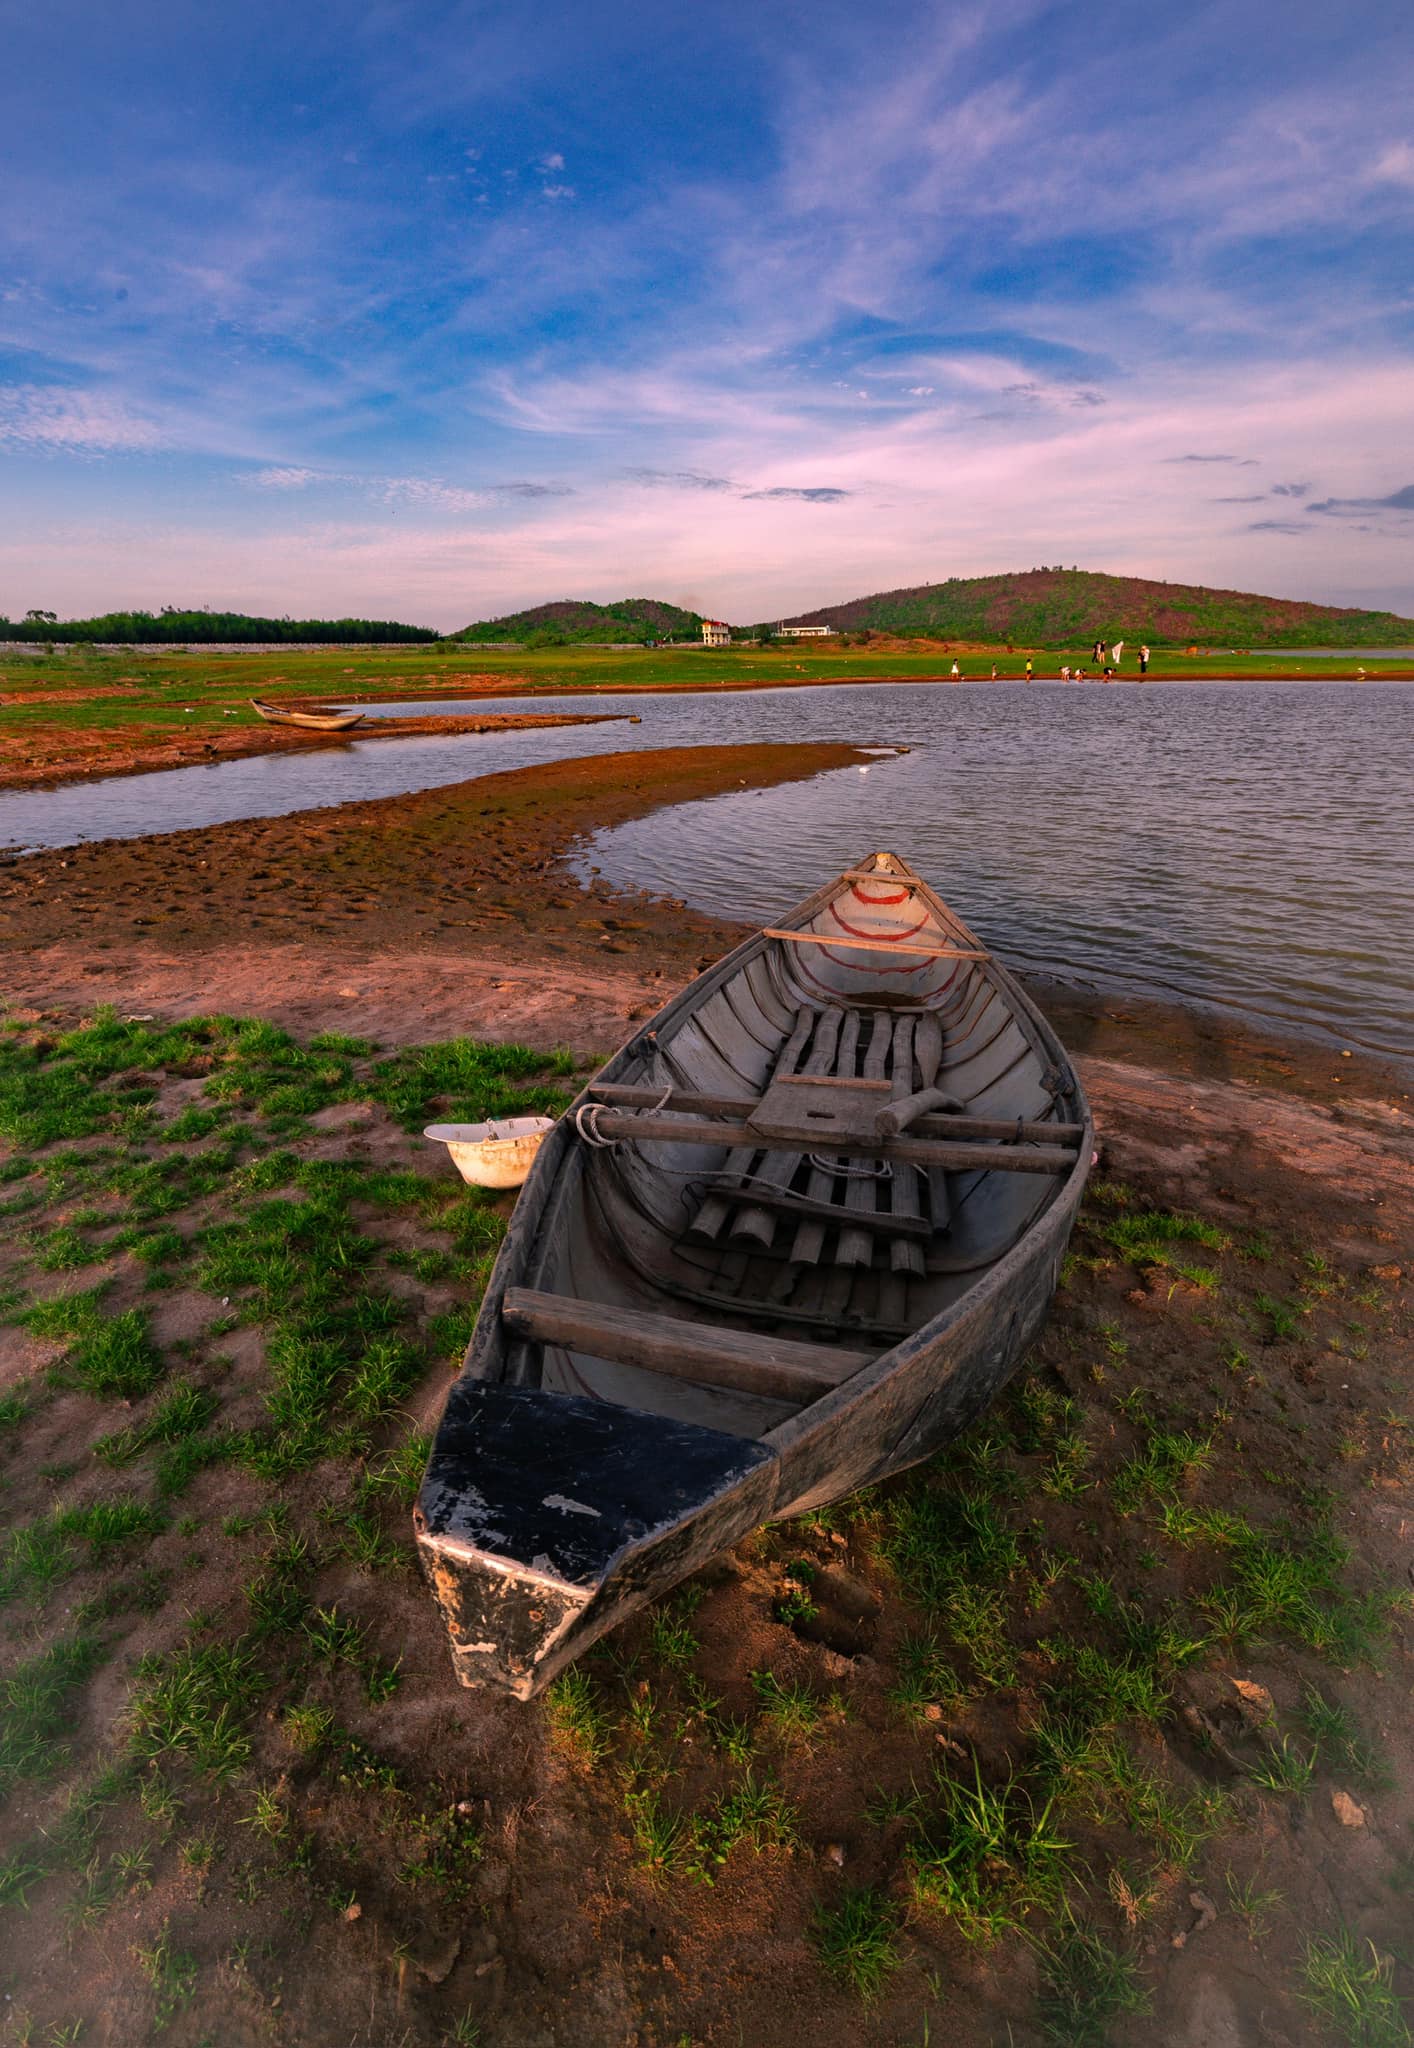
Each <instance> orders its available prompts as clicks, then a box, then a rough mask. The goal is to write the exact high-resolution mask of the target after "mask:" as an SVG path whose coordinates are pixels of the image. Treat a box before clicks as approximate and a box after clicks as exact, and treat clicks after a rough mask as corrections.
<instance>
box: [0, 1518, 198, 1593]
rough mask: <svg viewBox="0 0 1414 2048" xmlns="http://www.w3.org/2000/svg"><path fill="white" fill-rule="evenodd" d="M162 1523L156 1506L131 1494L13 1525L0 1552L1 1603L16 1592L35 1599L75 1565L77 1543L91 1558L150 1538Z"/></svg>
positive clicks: (105, 1554) (102, 1556) (65, 1575)
mask: <svg viewBox="0 0 1414 2048" xmlns="http://www.w3.org/2000/svg"><path fill="white" fill-rule="evenodd" d="M161 1527H162V1518H161V1516H160V1515H159V1514H158V1513H157V1511H156V1509H155V1508H153V1507H151V1506H150V1505H149V1504H148V1503H147V1502H146V1501H141V1500H138V1499H137V1498H136V1496H135V1495H133V1494H124V1495H121V1496H119V1497H118V1498H116V1499H113V1500H99V1501H91V1502H90V1503H89V1504H88V1505H87V1506H85V1507H60V1508H55V1509H54V1510H53V1511H52V1512H51V1513H50V1514H48V1515H46V1516H45V1517H43V1519H42V1520H40V1521H37V1522H31V1523H30V1524H29V1526H28V1527H27V1528H23V1529H16V1530H14V1531H13V1532H12V1534H11V1535H10V1537H9V1538H8V1540H7V1541H6V1544H5V1547H4V1552H3V1554H0V1604H3V1603H4V1602H5V1601H7V1600H13V1599H14V1598H15V1597H16V1596H17V1595H18V1594H21V1593H24V1594H28V1595H29V1596H30V1597H31V1598H39V1597H40V1596H41V1595H43V1594H44V1593H46V1592H47V1591H48V1590H49V1588H50V1587H51V1586H52V1585H54V1584H56V1583H57V1582H58V1581H59V1580H61V1579H65V1578H67V1577H68V1576H69V1574H70V1573H71V1572H72V1571H73V1570H74V1569H75V1567H76V1566H77V1564H78V1549H77V1546H78V1545H79V1544H80V1543H86V1544H87V1545H88V1547H89V1549H90V1551H91V1552H92V1554H93V1556H94V1558H95V1560H98V1559H102V1558H104V1557H106V1556H107V1554H108V1552H109V1551H110V1550H112V1549H113V1548H114V1547H115V1546H116V1545H118V1544H119V1543H127V1542H131V1541H132V1539H133V1538H134V1537H137V1536H154V1535H156V1533H157V1531H158V1530H159V1529H160V1528H161Z"/></svg>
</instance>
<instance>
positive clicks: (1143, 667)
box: [1139, 647, 1149, 676]
mask: <svg viewBox="0 0 1414 2048" xmlns="http://www.w3.org/2000/svg"><path fill="white" fill-rule="evenodd" d="M1139 673H1140V675H1141V676H1146V675H1148V673H1149V650H1148V648H1147V647H1141V648H1140V649H1139Z"/></svg>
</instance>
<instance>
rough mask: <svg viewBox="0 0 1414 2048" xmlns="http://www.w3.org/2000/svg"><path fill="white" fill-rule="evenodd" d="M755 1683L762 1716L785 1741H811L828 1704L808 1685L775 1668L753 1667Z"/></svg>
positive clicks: (752, 1680)
mask: <svg viewBox="0 0 1414 2048" xmlns="http://www.w3.org/2000/svg"><path fill="white" fill-rule="evenodd" d="M751 1686H752V1690H753V1691H754V1693H755V1694H756V1697H757V1700H758V1701H759V1702H760V1706H761V1718H762V1720H763V1721H766V1722H768V1723H769V1724H770V1726H771V1727H772V1728H774V1729H775V1731H776V1733H777V1734H778V1735H780V1736H781V1737H782V1739H783V1740H784V1741H786V1742H807V1741H808V1740H809V1739H810V1737H811V1736H812V1735H813V1734H814V1733H815V1732H816V1730H817V1729H818V1728H819V1726H820V1723H821V1721H822V1719H823V1718H824V1707H823V1705H822V1703H821V1701H820V1700H819V1699H817V1698H816V1696H815V1694H814V1693H813V1692H811V1690H810V1688H809V1687H808V1686H805V1685H800V1684H798V1683H797V1682H796V1681H794V1680H791V1679H782V1678H778V1677H777V1676H776V1674H775V1672H774V1671H753V1672H752V1674H751Z"/></svg>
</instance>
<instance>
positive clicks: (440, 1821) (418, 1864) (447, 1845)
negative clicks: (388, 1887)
mask: <svg viewBox="0 0 1414 2048" xmlns="http://www.w3.org/2000/svg"><path fill="white" fill-rule="evenodd" d="M485 1848H486V1845H485V1840H484V1838H483V1836H482V1833H481V1830H480V1828H478V1827H477V1825H476V1823H475V1822H474V1821H473V1820H472V1819H471V1818H470V1817H469V1816H468V1815H466V1814H463V1813H460V1812H458V1810H457V1808H456V1807H448V1808H447V1809H446V1810H445V1811H444V1812H442V1813H432V1814H428V1813H424V1814H420V1815H419V1816H418V1820H417V1840H416V1842H415V1843H414V1845H413V1848H412V1851H411V1853H410V1854H409V1855H408V1856H407V1857H406V1858H405V1860H404V1862H403V1864H402V1866H401V1868H400V1869H399V1871H398V1883H399V1884H405V1885H417V1884H428V1885H434V1886H435V1887H436V1888H437V1890H438V1891H439V1892H440V1893H441V1894H442V1896H443V1898H445V1899H449V1900H452V1901H457V1900H460V1899H464V1898H465V1897H466V1896H467V1894H468V1893H469V1892H470V1890H471V1887H472V1884H473V1882H474V1879H473V1872H474V1871H475V1868H476V1866H477V1864H478V1863H479V1862H480V1861H481V1858H482V1856H483V1855H484V1854H485Z"/></svg>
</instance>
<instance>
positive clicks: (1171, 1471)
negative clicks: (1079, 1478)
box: [1110, 1429, 1213, 1515]
mask: <svg viewBox="0 0 1414 2048" xmlns="http://www.w3.org/2000/svg"><path fill="white" fill-rule="evenodd" d="M1212 1450H1213V1446H1212V1439H1211V1437H1199V1436H1194V1435H1193V1434H1192V1432H1191V1431H1190V1430H1186V1429H1182V1430H1168V1429H1155V1430H1151V1431H1150V1432H1149V1437H1148V1441H1147V1442H1146V1444H1145V1446H1144V1448H1143V1450H1142V1451H1141V1452H1139V1453H1138V1455H1137V1456H1135V1457H1133V1458H1127V1459H1126V1460H1125V1462H1124V1463H1123V1464H1122V1465H1121V1466H1120V1468H1119V1470H1118V1471H1117V1472H1116V1473H1115V1476H1114V1479H1113V1481H1112V1483H1111V1487H1110V1497H1111V1499H1112V1500H1113V1502H1114V1505H1115V1510H1116V1512H1117V1513H1118V1514H1121V1515H1131V1514H1133V1513H1134V1511H1135V1509H1136V1508H1138V1507H1140V1506H1141V1505H1142V1504H1143V1503H1144V1502H1145V1501H1146V1500H1150V1499H1152V1498H1154V1497H1156V1496H1157V1497H1158V1498H1160V1499H1163V1498H1171V1497H1172V1496H1173V1495H1175V1494H1176V1493H1178V1491H1179V1490H1180V1488H1181V1487H1182V1486H1183V1484H1184V1482H1185V1481H1186V1480H1187V1479H1188V1477H1189V1475H1190V1474H1191V1473H1193V1472H1201V1471H1202V1470H1203V1468H1204V1466H1205V1465H1206V1464H1207V1463H1208V1462H1209V1460H1210V1458H1211V1457H1212Z"/></svg>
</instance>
